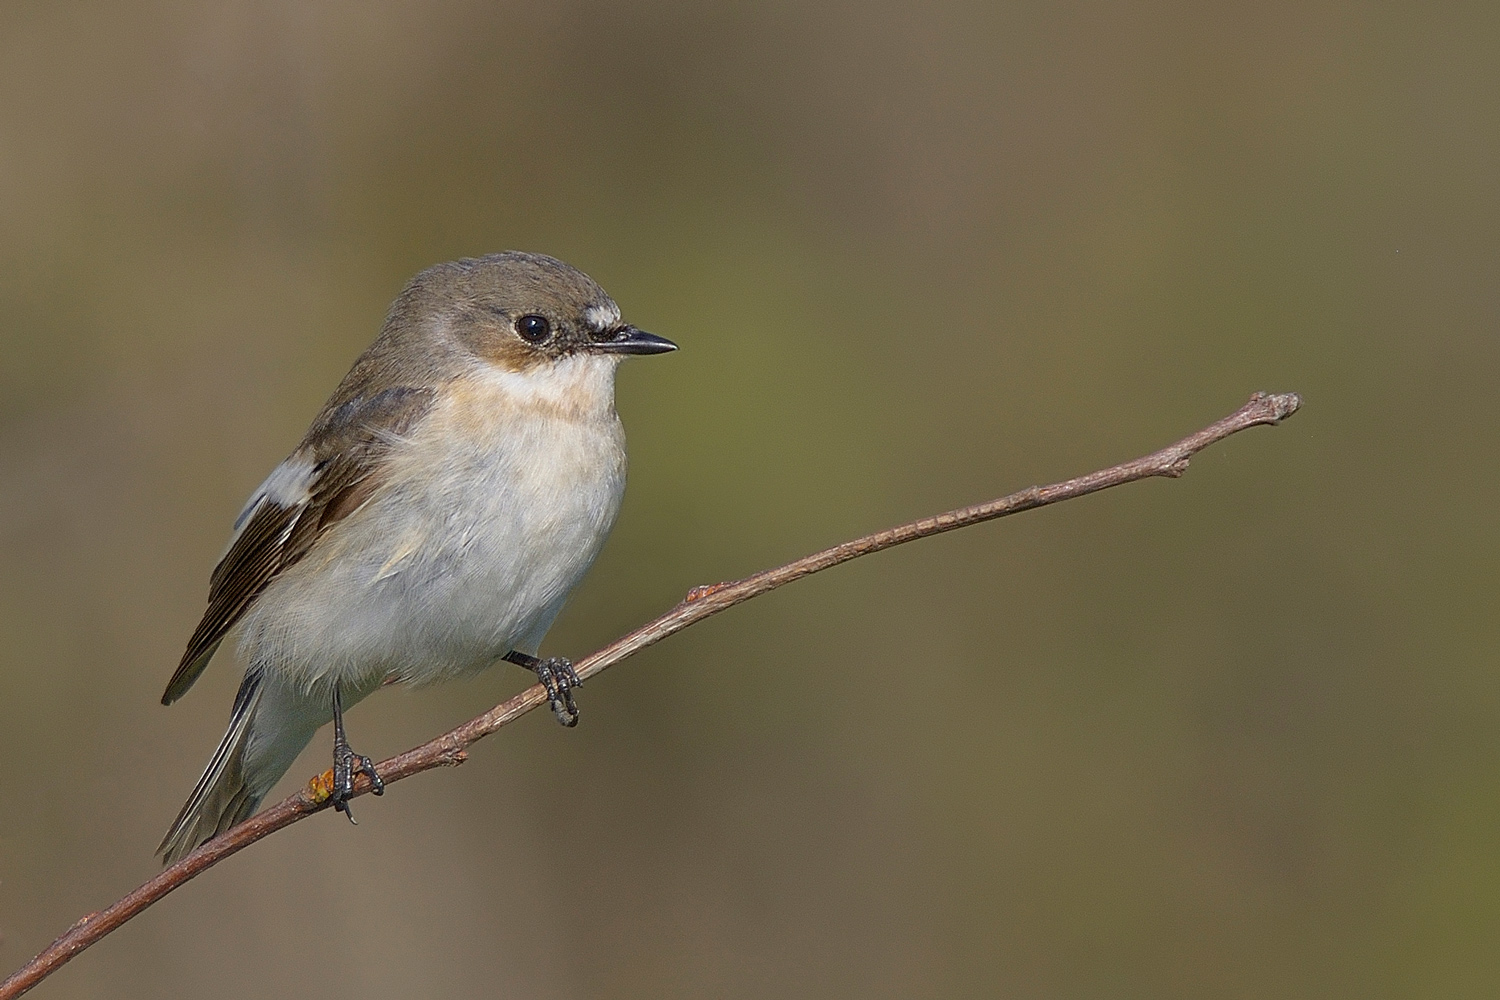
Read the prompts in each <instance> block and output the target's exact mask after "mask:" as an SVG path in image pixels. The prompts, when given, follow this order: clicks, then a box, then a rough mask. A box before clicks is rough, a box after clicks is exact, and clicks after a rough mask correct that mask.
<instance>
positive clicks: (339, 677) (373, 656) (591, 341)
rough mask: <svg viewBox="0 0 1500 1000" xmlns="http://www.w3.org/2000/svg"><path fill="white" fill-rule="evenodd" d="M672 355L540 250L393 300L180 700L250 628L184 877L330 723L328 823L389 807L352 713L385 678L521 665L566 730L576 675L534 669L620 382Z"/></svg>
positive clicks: (592, 549) (259, 517)
mask: <svg viewBox="0 0 1500 1000" xmlns="http://www.w3.org/2000/svg"><path fill="white" fill-rule="evenodd" d="M676 349H677V345H676V344H674V343H672V342H671V341H669V340H665V339H663V338H661V337H657V336H654V335H652V334H649V333H646V332H644V331H642V330H638V329H636V328H635V327H634V326H631V325H629V324H627V323H625V322H623V321H622V320H621V318H620V310H619V307H618V306H616V305H615V303H614V300H612V299H611V298H610V297H609V296H608V295H606V294H605V293H604V290H603V289H602V288H600V287H599V286H598V285H597V284H595V283H594V282H593V280H592V279H590V278H589V277H588V276H587V275H585V274H583V273H582V272H580V271H578V270H575V269H574V268H572V267H570V266H568V265H567V264H564V263H563V262H562V261H559V260H554V259H553V258H551V257H545V256H542V255H540V254H532V253H520V252H508V253H498V254H490V255H488V256H484V257H477V258H472V259H465V260H459V261H455V262H453V263H449V264H439V265H437V266H435V267H431V268H428V269H427V270H425V271H423V272H422V273H421V274H419V275H417V276H416V277H415V278H413V279H412V281H411V282H410V283H409V284H408V285H407V286H406V288H405V289H404V290H403V291H402V292H401V294H400V296H399V297H397V299H396V301H395V302H394V303H393V304H392V305H391V309H390V312H389V313H388V314H387V316H386V320H385V324H384V326H383V327H382V329H381V332H380V336H379V337H378V338H376V340H375V342H374V344H372V345H371V346H370V348H369V349H368V350H366V351H365V353H364V354H362V355H361V356H360V357H359V359H358V360H357V361H355V363H354V367H353V368H352V369H351V370H350V371H349V374H348V375H346V376H345V377H344V380H343V382H342V383H340V385H339V387H338V389H337V390H335V392H334V394H333V397H332V398H331V399H329V400H328V402H327V404H326V405H325V406H324V407H323V410H322V412H321V413H319V414H318V417H317V419H315V420H314V421H313V423H312V427H311V428H310V429H309V430H308V432H307V435H306V437H304V438H303V439H302V443H301V444H300V445H298V446H297V448H296V450H295V451H293V452H292V453H291V455H289V456H288V457H287V458H286V460H285V461H283V462H282V463H281V464H280V465H278V466H277V467H276V468H275V469H274V470H272V472H271V474H270V475H269V476H268V477H266V481H265V482H263V483H262V484H261V485H260V487H259V488H258V489H256V491H255V492H254V494H252V496H251V497H250V500H249V502H248V503H247V504H246V505H245V508H244V510H243V511H242V512H241V513H240V515H239V518H238V520H237V521H235V525H234V534H233V536H232V537H231V539H230V542H229V548H228V551H227V552H226V554H225V555H224V557H223V558H222V559H221V560H220V562H219V564H218V566H217V567H216V568H215V569H214V572H213V576H212V578H211V581H210V584H209V594H208V610H207V611H206V612H205V613H204V615H203V620H202V621H201V622H200V623H199V625H198V628H197V629H196V630H195V631H194V632H193V635H192V638H191V639H190V640H189V641H188V645H187V651H186V652H185V653H184V654H183V656H182V662H181V665H180V666H178V668H177V672H176V673H175V674H173V675H172V679H171V681H170V682H169V683H168V684H167V689H166V693H165V694H163V695H162V704H164V705H169V704H171V703H172V702H174V701H176V700H177V699H178V698H180V697H182V695H183V694H184V692H186V691H187V689H188V688H189V687H191V686H192V684H193V682H194V681H195V680H197V679H198V676H199V675H200V674H201V673H202V672H203V670H204V668H205V667H207V666H208V662H209V660H210V659H212V657H213V655H214V652H215V651H216V650H217V649H218V648H219V645H220V643H222V642H223V641H224V639H225V637H226V636H227V635H228V633H229V632H230V631H231V630H234V629H238V646H239V653H240V656H241V659H242V660H243V661H244V662H245V663H246V664H247V667H246V670H245V676H244V680H243V681H242V682H241V683H240V688H239V693H238V694H236V695H235V699H234V707H233V710H232V712H231V714H230V719H229V729H228V731H227V732H226V733H225V734H224V738H223V740H222V741H220V743H219V747H218V749H217V750H215V751H214V755H213V757H212V758H211V759H210V760H209V762H208V767H207V768H206V769H205V770H204V772H203V776H202V777H201V778H199V779H198V784H197V787H195V788H194V789H193V794H192V795H191V796H190V797H189V798H188V800H187V803H186V804H185V805H184V806H183V807H182V812H180V813H179V814H178V816H177V819H176V821H175V822H173V824H172V828H171V829H170V830H168V831H167V835H166V837H165V838H163V840H162V843H161V846H160V847H159V848H158V849H157V853H158V854H159V855H161V857H162V859H163V860H164V862H165V863H166V864H171V863H173V862H174V861H176V860H177V859H179V858H181V857H182V856H183V855H185V854H187V853H188V852H189V851H191V850H192V849H193V848H195V847H197V846H198V845H199V844H201V843H203V842H204V841H206V840H208V839H210V838H212V837H215V836H217V835H218V834H220V833H223V832H224V831H225V830H227V829H229V828H230V827H231V826H234V825H235V824H236V823H239V822H241V821H242V820H244V819H246V818H247V817H249V816H250V815H251V814H252V813H253V812H255V810H256V807H257V806H259V804H260V801H261V799H262V798H264V797H265V795H266V793H267V792H268V791H270V789H271V786H272V785H274V784H275V783H276V781H277V780H278V779H279V778H280V777H281V776H282V775H283V774H285V773H286V771H287V769H288V768H290V767H291V765H292V761H293V760H294V759H295V758H296V757H297V755H298V754H299V753H300V752H301V751H302V750H303V748H304V747H306V746H307V744H308V743H309V742H310V741H311V740H312V737H313V734H314V733H316V732H317V730H318V728H319V727H321V726H322V725H323V724H324V723H327V722H329V721H330V720H331V721H332V722H333V790H332V794H331V796H330V798H331V799H332V801H333V804H334V808H336V809H338V810H339V811H341V812H343V813H345V814H346V815H348V816H349V819H350V820H351V821H353V819H354V817H353V815H352V814H350V813H349V798H350V796H351V795H352V793H353V788H354V776H355V775H356V774H361V773H362V774H364V775H365V776H366V777H367V778H369V780H370V784H371V786H372V790H373V791H374V792H375V794H377V795H378V794H380V793H381V792H382V791H383V789H384V786H383V783H382V782H381V780H380V775H379V774H377V773H376V770H375V766H374V765H373V764H372V763H371V761H370V759H369V758H368V757H365V756H362V755H360V754H356V753H354V752H353V751H352V750H351V749H350V747H349V741H348V739H347V737H346V736H345V733H344V718H343V712H344V709H345V708H347V707H349V706H351V705H353V704H354V703H355V702H357V701H359V700H360V699H361V698H363V697H365V696H366V695H368V694H370V693H371V692H372V691H374V690H375V689H376V688H378V687H380V686H381V685H382V684H384V683H387V682H401V683H406V684H413V685H422V684H431V683H434V682H437V681H442V680H447V679H450V678H456V677H463V676H467V675H470V674H473V673H476V672H478V671H480V670H483V669H484V668H485V667H487V666H489V665H490V664H492V663H494V662H495V661H497V660H501V659H504V660H508V661H510V662H512V663H516V664H519V665H520V666H523V667H525V668H527V669H528V670H531V671H533V672H535V673H536V675H537V677H538V679H539V680H540V681H541V682H542V683H543V684H544V685H545V686H546V688H547V697H548V700H549V702H550V704H551V707H552V710H553V712H554V714H555V715H556V716H557V718H558V721H560V722H562V723H563V724H564V725H567V726H572V725H574V724H576V723H577V721H578V710H577V708H576V706H575V703H574V699H573V689H574V688H575V687H576V686H577V685H578V683H579V682H578V677H577V675H576V674H575V673H574V672H573V667H572V665H571V664H570V663H569V662H568V660H566V659H564V658H562V657H552V658H548V659H539V658H538V657H537V655H536V654H537V649H538V647H539V646H540V645H541V641H542V637H543V636H544V635H545V634H546V632H547V629H548V628H549V627H550V626H551V625H552V621H553V619H554V618H556V617H557V614H558V612H559V611H561V610H562V607H563V604H564V602H566V600H567V599H568V595H569V594H570V593H571V592H572V590H573V588H574V587H575V586H577V584H578V582H579V580H580V579H581V578H582V577H583V574H584V573H585V572H586V571H587V570H588V568H589V566H590V565H591V564H592V563H593V561H594V558H595V557H596V556H597V555H598V554H599V549H600V547H601V546H603V544H604V539H605V537H606V536H607V535H608V534H609V531H610V528H611V527H612V526H613V525H614V522H615V515H616V514H617V513H619V510H620V498H621V496H622V494H623V492H624V489H625V434H624V430H623V428H622V427H621V425H620V418H619V416H618V415H617V414H616V413H615V402H614V382H615V369H616V368H617V367H618V365H619V362H620V361H621V360H622V359H623V358H626V357H628V356H630V355H634V354H662V353H665V352H667V351H673V350H676Z"/></svg>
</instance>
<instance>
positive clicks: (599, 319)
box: [583, 302, 620, 333]
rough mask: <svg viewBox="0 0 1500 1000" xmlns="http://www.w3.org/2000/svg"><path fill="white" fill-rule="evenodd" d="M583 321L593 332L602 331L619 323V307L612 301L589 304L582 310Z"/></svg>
mask: <svg viewBox="0 0 1500 1000" xmlns="http://www.w3.org/2000/svg"><path fill="white" fill-rule="evenodd" d="M583 321H584V322H585V323H587V324H588V325H589V329H591V330H593V331H594V332H595V333H603V332H604V331H605V330H609V329H611V328H613V327H615V326H617V325H619V322H620V307H619V306H617V305H615V304H614V303H613V302H606V303H605V304H604V305H602V306H589V307H588V308H587V309H585V310H584V311H583Z"/></svg>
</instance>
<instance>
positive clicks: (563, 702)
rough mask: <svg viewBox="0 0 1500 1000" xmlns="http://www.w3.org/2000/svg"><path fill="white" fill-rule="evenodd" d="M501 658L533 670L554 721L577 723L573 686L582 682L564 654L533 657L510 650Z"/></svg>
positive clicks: (576, 707) (567, 723)
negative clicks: (555, 719) (544, 657)
mask: <svg viewBox="0 0 1500 1000" xmlns="http://www.w3.org/2000/svg"><path fill="white" fill-rule="evenodd" d="M505 659H507V660H509V661H510V662H511V663H514V664H517V665H518V666H522V667H525V668H526V669H527V670H530V671H531V672H532V673H534V674H536V679H537V680H538V681H540V682H541V684H542V687H544V688H546V689H547V704H549V705H551V706H552V714H553V715H555V716H557V721H558V722H561V723H562V724H563V725H565V726H568V727H569V728H572V727H573V726H576V725H578V706H577V705H575V704H573V690H574V688H578V687H581V686H583V681H582V680H580V679H579V677H578V674H577V673H575V672H574V670H573V662H572V661H571V660H569V659H568V658H567V657H566V656H549V657H547V658H546V659H545V660H540V659H537V658H536V657H535V656H531V655H529V654H526V653H520V652H516V651H515V650H511V651H510V652H509V653H506V654H505Z"/></svg>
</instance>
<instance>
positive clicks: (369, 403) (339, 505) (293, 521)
mask: <svg viewBox="0 0 1500 1000" xmlns="http://www.w3.org/2000/svg"><path fill="white" fill-rule="evenodd" d="M432 399H433V392H432V390H429V389H412V388H407V387H397V388H391V389H386V390H384V391H382V392H378V393H375V394H373V395H370V396H358V397H355V398H353V399H349V400H346V401H342V402H338V403H337V405H332V404H331V405H330V406H329V408H328V409H326V410H325V411H324V413H323V414H322V415H321V416H320V417H319V418H318V420H317V421H316V422H314V424H313V426H312V429H311V430H310V431H308V435H307V438H306V439H305V440H304V441H303V442H302V445H301V447H299V448H298V449H297V451H296V452H294V453H293V457H294V458H302V459H304V460H311V461H312V463H313V465H312V469H313V471H312V481H311V482H310V483H309V484H308V486H307V498H306V499H305V500H303V501H301V502H300V503H294V504H292V505H290V506H284V505H282V504H280V503H278V502H276V500H274V499H273V498H271V497H269V496H266V495H264V494H262V495H261V496H260V497H258V498H257V499H256V500H255V501H254V504H255V505H254V506H253V507H252V508H251V509H250V512H249V518H248V520H247V521H246V522H245V524H244V527H243V528H242V529H241V530H240V532H239V534H238V535H237V536H236V537H235V540H234V544H233V545H231V546H230V548H229V551H228V552H227V553H226V554H225V556H224V558H223V559H221V560H220V561H219V565H218V566H217V567H215V568H214V572H213V576H212V577H211V578H210V580H209V588H208V609H207V610H206V611H205V612H204V613H203V619H202V621H200V622H199V623H198V627H197V628H196V629H194V630H193V635H192V638H190V639H189V640H188V644H187V650H186V651H185V652H184V653H183V654H182V662H181V663H180V664H178V667H177V671H176V672H175V673H174V674H173V675H172V679H171V680H170V681H168V682H167V689H166V692H165V693H164V694H163V695H162V698H161V701H162V704H163V705H170V704H171V703H172V702H174V701H176V700H177V699H178V698H180V697H182V695H183V694H184V693H185V692H186V691H187V689H188V688H190V687H192V686H193V682H194V681H196V680H197V679H198V675H199V674H201V673H203V670H204V668H206V667H207V666H208V662H209V660H211V659H212V658H213V655H214V652H215V651H216V650H217V649H218V648H219V644H220V643H221V642H223V641H224V636H225V635H227V634H228V632H229V630H230V629H232V628H234V626H235V624H236V623H237V622H238V621H239V620H240V618H241V617H243V616H244V614H245V612H246V611H247V610H249V608H250V605H251V604H253V603H254V602H255V599H256V598H257V597H259V596H260V594H261V592H262V591H263V590H265V589H266V587H267V585H269V584H270V582H271V581H272V580H274V579H276V577H277V575H278V574H280V573H281V572H282V571H284V570H285V569H286V568H287V567H289V566H291V565H293V564H295V563H296V562H297V560H299V559H301V558H302V557H303V556H304V555H306V554H307V551H308V550H309V549H311V548H312V546H313V545H314V544H315V543H316V542H317V540H318V538H320V537H321V536H322V534H323V532H325V531H327V530H328V529H329V528H330V527H332V526H333V525H334V524H336V523H338V522H339V521H340V520H342V519H343V518H345V517H348V516H349V515H350V514H352V513H354V511H356V510H358V509H359V508H360V506H362V505H363V504H364V502H365V501H366V500H368V499H369V498H370V496H371V494H373V493H374V491H375V489H376V488H377V487H378V486H379V485H380V466H381V457H382V453H383V452H384V451H385V450H386V449H387V448H388V447H389V446H390V444H391V442H392V440H393V439H394V438H395V437H397V436H399V435H401V434H404V433H406V432H407V431H409V430H410V429H411V428H412V426H414V425H415V424H416V422H417V421H418V420H419V419H421V417H422V415H423V414H425V413H426V412H427V410H428V408H429V407H430V406H431V405H432Z"/></svg>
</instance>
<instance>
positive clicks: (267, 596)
mask: <svg viewBox="0 0 1500 1000" xmlns="http://www.w3.org/2000/svg"><path fill="white" fill-rule="evenodd" d="M610 374H611V375H612V374H613V371H612V369H611V371H610ZM611 381H612V379H611ZM502 389H503V387H501V388H486V387H485V386H484V385H482V384H481V385H479V386H478V387H477V388H473V389H470V390H467V391H465V392H464V393H460V394H456V395H455V396H454V398H450V399H448V400H445V401H444V402H443V403H440V404H439V405H438V407H437V408H436V409H435V410H434V411H433V413H432V414H430V415H429V416H428V417H427V419H425V420H424V421H423V422H422V424H421V425H420V426H419V427H418V428H417V429H416V431H415V433H414V434H413V435H412V436H411V437H410V438H409V439H406V440H404V441H402V442H400V443H398V444H397V445H396V447H395V449H394V451H393V453H392V455H391V459H390V461H391V465H390V471H389V475H388V476H387V477H386V485H384V486H382V487H381V488H380V489H379V490H378V491H377V492H376V494H375V495H374V496H373V497H372V498H371V499H370V501H369V502H367V503H366V504H365V506H363V507H362V508H360V509H359V510H358V511H356V512H355V513H354V514H352V515H350V516H349V517H348V518H346V519H345V520H344V521H341V522H339V523H338V524H336V525H335V526H333V527H332V528H331V529H330V530H329V531H328V533H327V534H325V535H324V536H322V538H320V539H319V540H318V542H317V543H316V544H315V545H314V546H313V549H312V550H311V551H310V552H309V553H308V554H307V556H306V557H304V558H303V559H302V561H300V562H299V563H297V564H296V565H294V566H293V567H291V568H290V569H289V570H287V571H286V572H285V573H284V574H283V575H282V576H280V577H278V578H277V579H276V580H275V581H274V582H273V583H272V584H271V585H270V586H269V587H268V588H267V589H266V591H265V592H264V593H263V594H262V595H261V597H260V599H259V600H257V601H256V603H255V606H254V607H253V608H252V609H251V610H250V612H249V613H248V614H247V615H246V616H245V619H244V624H243V626H242V631H241V639H240V649H241V654H242V656H244V657H245V658H246V659H247V660H248V661H250V662H252V663H257V664H261V665H263V666H265V667H267V668H268V669H272V670H276V671H278V672H280V673H281V674H282V675H283V676H285V677H286V678H287V679H288V680H290V681H292V682H293V683H294V684H296V685H299V686H302V687H304V688H311V687H313V686H319V685H320V682H321V683H323V684H326V683H327V682H329V681H331V680H334V679H337V680H338V681H339V682H340V683H342V684H344V685H346V690H347V691H348V693H349V694H350V695H354V696H356V697H357V696H358V695H362V694H364V693H367V692H368V691H370V690H373V689H374V688H375V687H376V686H378V685H379V684H380V683H381V681H382V680H383V679H384V678H385V677H386V676H387V675H395V676H397V677H399V678H400V679H402V680H403V681H406V682H409V683H416V684H425V683H430V682H433V681H438V680H443V679H445V678H449V677H455V676H460V675H463V674H467V673H471V672H474V671H477V670H481V669H483V668H485V667H486V666H488V665H490V664H491V663H493V662H494V661H495V660H496V659H498V658H499V657H501V656H503V655H504V654H505V653H506V652H508V651H509V650H511V649H520V650H522V651H524V652H531V653H534V652H535V651H536V648H537V646H538V645H539V644H540V642H541V640H542V636H543V635H544V634H545V633H546V631H547V629H548V627H549V626H551V624H552V620H553V619H554V618H556V617H557V614H558V612H559V611H561V610H562V606H563V604H564V602H565V601H566V600H567V598H568V595H569V593H571V592H572V590H573V588H574V587H575V586H576V585H577V584H578V582H579V580H580V579H581V578H582V577H583V574H584V572H585V571H587V569H588V568H589V566H590V565H591V564H592V563H593V561H594V558H595V557H596V556H597V555H598V554H599V549H600V547H601V546H602V545H603V544H604V539H605V537H606V536H607V535H608V534H609V530H610V528H611V527H612V526H613V524H614V520H615V515H616V514H617V513H618V512H619V509H620V498H621V496H622V494H623V492H624V487H625V448H624V443H625V442H624V432H623V430H622V429H621V427H620V422H619V419H618V417H616V416H615V414H614V409H613V406H612V405H609V406H608V407H606V408H601V409H599V410H598V412H593V413H588V414H580V413H567V414H564V413H561V412H560V411H558V410H557V409H555V408H549V407H536V406H525V407H520V406H517V405H516V403H515V400H514V398H513V397H511V396H507V395H506V394H505V393H504V392H503V391H502Z"/></svg>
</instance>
